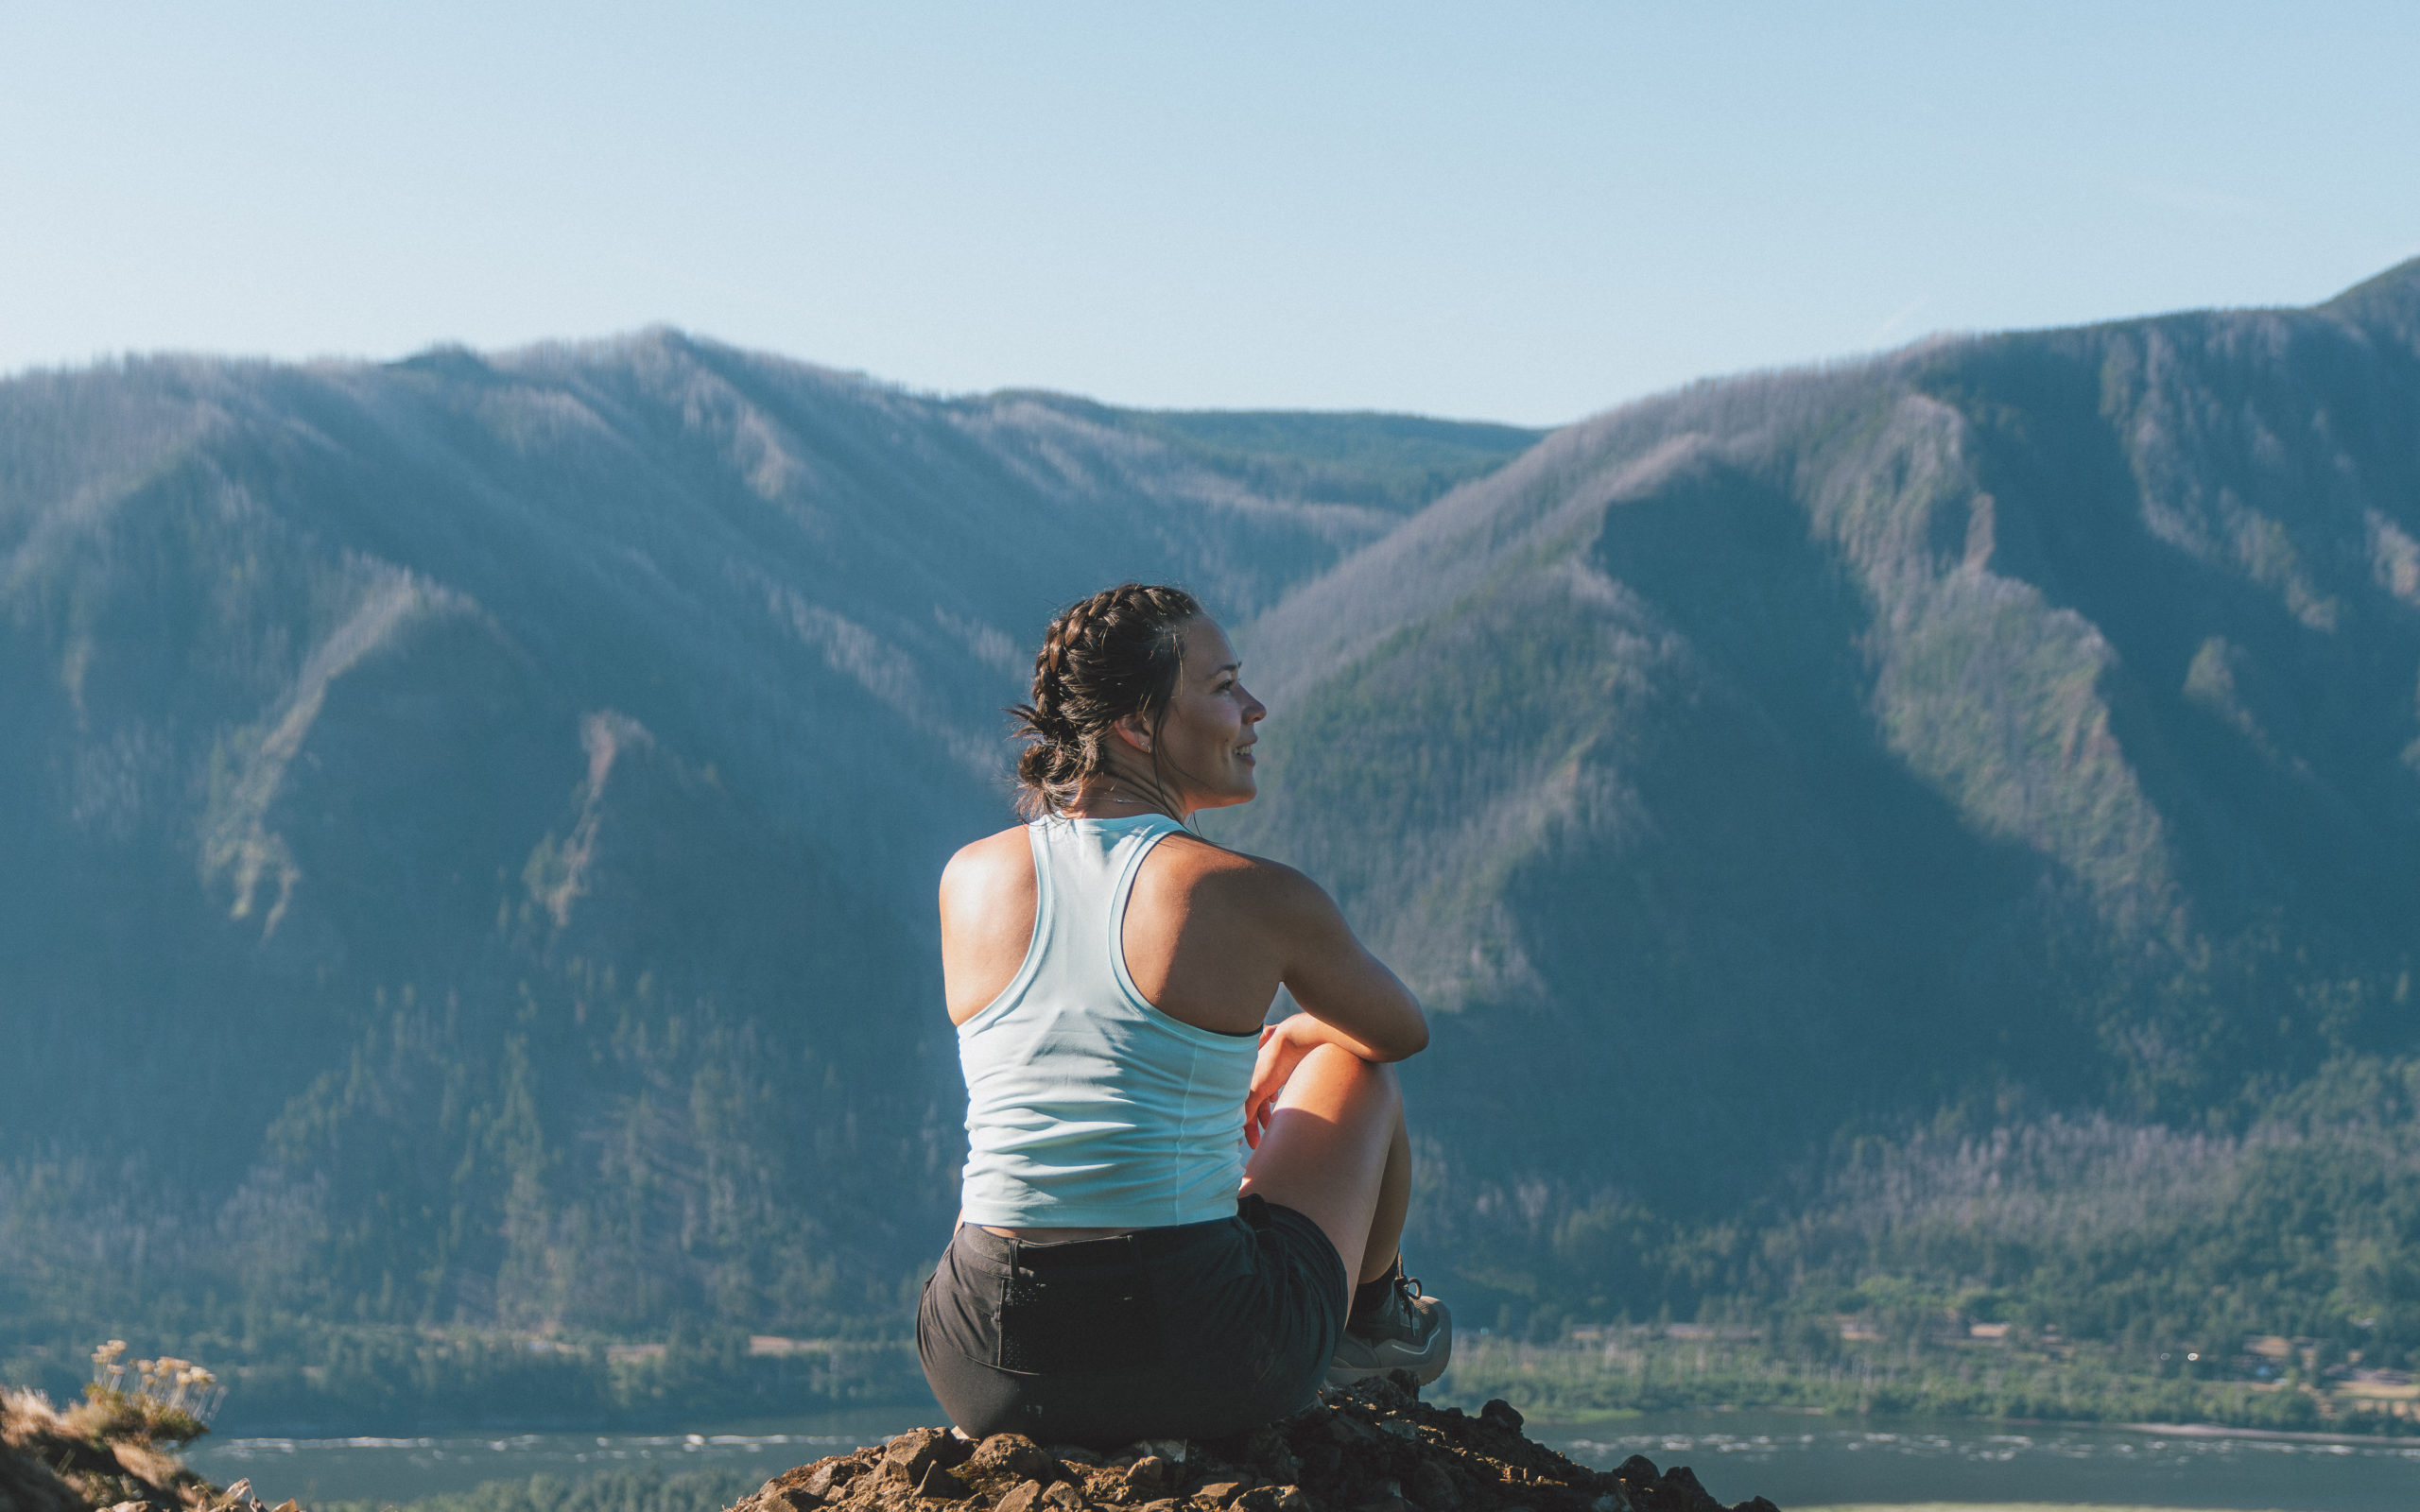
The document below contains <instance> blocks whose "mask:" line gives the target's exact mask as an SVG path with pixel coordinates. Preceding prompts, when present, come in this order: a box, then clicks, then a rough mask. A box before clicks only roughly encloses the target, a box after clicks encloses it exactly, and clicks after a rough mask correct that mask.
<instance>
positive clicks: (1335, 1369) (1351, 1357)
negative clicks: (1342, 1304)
mask: <svg viewBox="0 0 2420 1512" xmlns="http://www.w3.org/2000/svg"><path fill="white" fill-rule="evenodd" d="M1453 1353H1454V1315H1453V1314H1451V1313H1448V1312H1447V1311H1446V1310H1445V1304H1444V1303H1443V1302H1441V1301H1439V1300H1438V1299H1437V1298H1436V1297H1423V1296H1421V1295H1420V1282H1419V1281H1418V1280H1416V1279H1414V1278H1412V1277H1409V1276H1397V1277H1396V1278H1395V1284H1394V1287H1393V1289H1392V1290H1391V1291H1389V1292H1388V1293H1387V1299H1386V1300H1385V1301H1383V1302H1381V1303H1379V1304H1378V1305H1377V1306H1376V1307H1375V1308H1373V1309H1372V1310H1371V1312H1370V1314H1369V1315H1368V1316H1366V1317H1364V1318H1362V1319H1361V1320H1360V1321H1359V1322H1357V1323H1349V1324H1347V1325H1345V1329H1344V1337H1343V1338H1341V1339H1340V1340H1338V1341H1337V1345H1336V1358H1335V1359H1333V1360H1331V1361H1329V1362H1328V1367H1327V1383H1328V1384H1329V1385H1331V1386H1349V1385H1351V1384H1353V1383H1355V1382H1357V1381H1366V1380H1368V1379H1369V1378H1370V1377H1372V1376H1382V1375H1385V1374H1386V1373H1387V1372H1388V1371H1390V1370H1409V1371H1410V1372H1411V1373H1412V1374H1413V1375H1415V1376H1418V1377H1419V1378H1420V1383H1421V1384H1422V1385H1424V1386H1425V1385H1426V1384H1427V1383H1430V1382H1431V1381H1434V1380H1436V1379H1437V1378H1438V1377H1439V1376H1442V1375H1443V1374H1444V1373H1445V1362H1446V1361H1448V1360H1449V1359H1451V1358H1452V1357H1453Z"/></svg>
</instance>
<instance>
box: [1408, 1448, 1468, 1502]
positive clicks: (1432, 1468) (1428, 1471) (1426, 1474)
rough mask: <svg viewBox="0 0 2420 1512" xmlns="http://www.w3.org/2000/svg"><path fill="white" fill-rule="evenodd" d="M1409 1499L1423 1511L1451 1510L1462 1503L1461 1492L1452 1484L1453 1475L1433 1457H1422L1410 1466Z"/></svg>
mask: <svg viewBox="0 0 2420 1512" xmlns="http://www.w3.org/2000/svg"><path fill="white" fill-rule="evenodd" d="M1409 1489H1410V1491H1411V1499H1412V1500H1413V1501H1415V1502H1417V1503H1420V1504H1421V1506H1422V1507H1423V1508H1424V1509H1425V1512H1453V1509H1454V1508H1455V1507H1458V1506H1460V1505H1461V1504H1462V1493H1461V1491H1460V1490H1459V1489H1457V1488H1456V1487H1455V1486H1454V1477H1453V1476H1452V1475H1451V1474H1449V1473H1447V1471H1446V1469H1445V1467H1444V1466H1443V1465H1440V1464H1438V1463H1437V1462H1436V1461H1435V1460H1433V1459H1424V1460H1422V1461H1421V1462H1420V1463H1419V1464H1417V1465H1414V1466H1413V1467H1412V1468H1411V1486H1410V1487H1409Z"/></svg>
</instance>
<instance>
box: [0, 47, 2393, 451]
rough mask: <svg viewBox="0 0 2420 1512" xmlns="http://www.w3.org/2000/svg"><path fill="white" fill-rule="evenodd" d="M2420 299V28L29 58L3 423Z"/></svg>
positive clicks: (1428, 365)
mask: <svg viewBox="0 0 2420 1512" xmlns="http://www.w3.org/2000/svg"><path fill="white" fill-rule="evenodd" d="M2414 255H2420V5H2412V4H2411V3H2409V0H2403V3H2397V4H2378V5H2334V6H2330V5H2325V4H2318V3H2310V4H2301V5H2263V6H2253V5H2235V4H2224V3H2217V0H2205V3H2201V4H2190V5H2187V4H2176V5H2150V4H2135V5H2128V4H2121V3H2114V0H2111V3H2100V4H2090V5H2064V4H2022V3H2005V0H2003V3H1997V4H1983V3H1973V4H1953V3H1949V0H1934V3H1929V4H1824V3H1815V0H1801V3H1789V4H1783V3H1774V4H1762V5H1737V4H1720V3H1688V4H1684V3H1680V0H1674V3H1671V4H1665V5H1653V6H1643V5H1617V4H1550V3H1517V0H1516V3H1506V4H1479V3H1475V0H1474V3H1468V4H1462V5H1455V6H1431V5H1417V4H1392V5H1358V4H1341V3H1334V4H1325V3H1303V0H1297V3H1291V4H1284V5H1275V4H1271V5H1260V4H1251V3H1238V0H1219V3H1207V0H1205V3H1201V4H1197V5H1190V6H1182V7H1180V6H1175V5H1160V4H1138V3H1133V0H1126V3H1116V4H1095V3H1071V0H1022V3H1010V0H995V3H991V4H982V5H971V4H970V5H943V4H929V5H925V4H915V3H913V0H889V3H881V4H813V3H795V4H770V3H760V4H720V5H718V4H712V3H696V0H693V3H689V4H683V5H679V6H673V5H656V6H645V7H642V6H627V5H608V4H587V5H515V4H511V3H510V0H490V3H483V4H477V5H454V4H441V3H435V0H414V3H412V4H408V5H392V6H366V5H331V4H326V3H324V0H319V3H312V4H295V5H285V6H272V5H250V4H240V3H223V4H219V3H214V4H199V5H197V4H176V5H130V4H114V3H111V0H79V3H77V4H68V5H53V4H47V3H36V0H8V3H7V4H6V5H5V6H0V371H15V370H18V369H23V368H26V367H28V366H34V365H57V364H62V363H81V362H84V361H87V360H89V359H91V358H93V357H95V356H96V355H100V354H104V353H112V352H126V351H155V350H162V349H180V350H199V351H209V352H237V353H266V354H272V355H278V356H307V355H320V354H326V355H343V356H371V357H389V356H396V355H401V354H403V353H405V352H411V351H414V350H417V349H419V348H422V347H424V346H427V345H429V344H432V343H435V342H439V341H461V342H467V343H470V344H472V345H474V346H479V347H499V346H510V345H518V344H521V343H526V342H529V341H533V340H540V339H546V338H556V337H585V336H595V335H608V334H612V333H615V332H621V331H627V330H631V329H633V328H636V327H639V326H642V325H647V324H650V323H654V322H659V321H663V322H670V323H672V324H675V325H679V326H681V327H683V328H685V329H687V330H690V331H694V332H697V333H700V334H701V335H711V336H714V337H717V338H719V339H722V340H726V341H730V342H734V343H736V344H739V345H743V346H749V347H758V348H766V349H770V350H773V351H777V352H785V353H787V354H790V355H794V356H798V357H804V358H807V359H810V360H813V361H817V362H821V363H827V364H832V365H835V366H838V367H843V368H850V369H863V370H866V371H869V372H872V373H874V374H876V375H878V376H881V377H884V378H889V379H893V380H897V381H899V382H902V383H905V384H908V385H909V386H912V387H917V388H924V389H938V390H946V391H959V390H968V389H984V388H994V387H1011V386H1041V387H1052V388H1061V389H1067V390H1072V391H1076V392H1080V393H1086V394H1091V395H1094V396H1096V397H1098V398H1101V399H1104V400H1108V401H1111V402H1114V403H1120V404H1150V405H1183V406H1218V407H1252V406H1309V407H1321V408H1388V409H1407V410H1418V411H1426V412H1430V413H1439V414H1450V415H1461V416H1473V417H1482V418H1489V419H1502V420H1513V421H1527V422H1541V423H1542V422H1551V421H1565V420H1570V419H1574V418H1577V417H1579V416H1581V415H1582V414H1586V413H1588V412H1591V411H1594V410H1597V409H1600V408H1603V407H1606V406H1608V405H1610V404H1616V403H1617V402H1619V401H1621V400H1624V399H1628V398H1632V397H1634V396H1636V395H1639V394H1642V393H1647V392H1651V391H1653V390H1655V389H1659V388H1664V387H1670V386H1672V385H1675V384H1678V383H1683V382H1685V381H1687V380H1689V379H1691V378H1695V377H1700V376H1704V375H1708V374H1714V373H1720V372H1726V371H1733V370H1737V369H1744V368H1755V367H1766V366H1772V365H1777V364H1788V363H1796V362H1802V361H1806V360H1810V359H1816V358H1822V357H1826V356H1834V355H1841V354H1845V353H1849V352H1858V351H1865V350H1871V349H1875V348H1878V347H1886V346H1893V345H1897V344H1899V343H1902V342H1904V341H1907V340H1910V339H1912V338H1914V337H1916V336H1919V335H1924V334H1926V333H1927V332H1931V331H1935V330H1944V329H1948V330H1978V329H1994V328H2002V327H2011V326H2037V325H2053V324H2066V323H2071V322H2078V321H2085V320H2092V319H2099V318H2109V317H2116V316H2124V315H2133V314H2142V313H2149V312H2152V311H2158V310H2167V309H2176V308H2181V307H2187V306H2194V305H2206V304H2230V305H2240V304H2280V303H2283V304H2297V303H2307V302H2310V301H2316V300H2319V299H2323V298H2325V297H2326V296H2327V295H2329V294H2331V293H2333V292H2335V291H2336V290H2337V289H2339V288H2341V287H2342V286H2344V285H2346V284H2348V283H2354V282H2357V281H2358V280H2359V279H2361V278H2363V277H2366V276H2367V275H2369V274H2371V273H2374V272H2377V271H2378V270H2380V269H2382V268H2384V267H2386V266H2390V265H2392V264H2394V263H2395V262H2398V261H2401V260H2403V259H2405V258H2409V257H2411V256H2414Z"/></svg>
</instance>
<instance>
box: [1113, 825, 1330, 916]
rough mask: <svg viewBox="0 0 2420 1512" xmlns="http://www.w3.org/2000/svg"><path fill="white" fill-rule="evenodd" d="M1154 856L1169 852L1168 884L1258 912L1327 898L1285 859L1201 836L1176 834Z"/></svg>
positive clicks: (1322, 901) (1322, 890)
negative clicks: (1234, 848) (1242, 849)
mask: <svg viewBox="0 0 2420 1512" xmlns="http://www.w3.org/2000/svg"><path fill="white" fill-rule="evenodd" d="M1153 855H1154V857H1155V858H1156V857H1158V856H1160V855H1165V856H1166V857H1167V862H1166V863H1165V865H1166V867H1167V870H1166V872H1165V873H1164V875H1165V876H1166V877H1167V882H1168V883H1169V884H1171V885H1175V886H1178V887H1182V888H1184V889H1185V890H1186V891H1188V892H1195V893H1207V894H1211V895H1215V896H1216V897H1218V898H1219V900H1220V901H1221V902H1232V903H1236V904H1241V905H1245V906H1249V907H1251V908H1253V910H1254V911H1256V912H1257V911H1261V910H1269V911H1272V912H1279V913H1283V912H1288V911H1291V910H1293V909H1297V908H1301V907H1304V906H1305V905H1311V906H1316V905H1317V904H1318V903H1324V902H1327V892H1326V890H1325V889H1324V888H1322V887H1321V886H1320V885H1319V884H1318V883H1316V882H1313V881H1312V880H1311V879H1310V878H1308V877H1306V876H1305V875H1304V874H1303V873H1302V872H1300V871H1297V870H1295V869H1294V868H1292V867H1289V866H1288V865H1286V863H1284V862H1282V861H1271V860H1270V859H1269V858H1268V857H1267V856H1256V855H1253V854H1252V853H1251V852H1249V851H1231V850H1229V849H1227V848H1226V847H1225V846H1222V845H1219V844H1217V843H1215V842H1213V841H1209V840H1204V839H1202V838H1201V837H1200V836H1199V835H1193V834H1172V835H1170V836H1168V838H1167V840H1166V841H1164V842H1162V843H1161V844H1160V846H1159V847H1158V848H1157V849H1156V850H1155V851H1153Z"/></svg>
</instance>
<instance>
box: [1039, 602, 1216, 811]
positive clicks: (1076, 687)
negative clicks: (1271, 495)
mask: <svg viewBox="0 0 2420 1512" xmlns="http://www.w3.org/2000/svg"><path fill="white" fill-rule="evenodd" d="M1200 614H1201V605H1200V604H1199V603H1198V602H1196V601H1195V599H1194V597H1193V595H1192V594H1190V593H1186V592H1185V591H1184V590H1183V589H1181V588H1168V587H1165V586H1161V585H1156V584H1148V583H1120V584H1118V585H1117V586H1116V587H1115V588H1107V589H1103V590H1102V591H1101V592H1099V593H1095V594H1094V595H1092V596H1091V597H1090V598H1086V599H1080V600H1078V601H1077V602H1075V603H1073V604H1070V605H1069V606H1067V608H1065V609H1063V610H1060V611H1059V613H1058V614H1057V615H1056V616H1054V617H1053V618H1052V619H1051V621H1050V628H1049V630H1048V632H1047V633H1046V634H1045V635H1044V636H1043V638H1042V649H1041V650H1040V651H1039V652H1037V653H1035V655H1034V659H1033V694H1032V697H1031V701H1029V702H1027V703H1023V704H1019V705H1017V706H1016V707H1015V708H1013V709H1011V710H1010V711H1009V713H1010V714H1011V716H1012V717H1013V718H1014V719H1015V720H1016V734H1017V736H1018V737H1019V738H1020V739H1023V740H1024V741H1026V742H1027V746H1026V748H1025V751H1024V753H1023V754H1022V755H1020V756H1019V757H1018V758H1017V784H1018V786H1019V787H1020V788H1021V789H1022V792H1021V793H1020V794H1019V795H1018V799H1017V807H1018V808H1019V809H1021V810H1023V811H1024V812H1025V813H1026V814H1027V815H1028V816H1039V815H1042V814H1055V813H1058V812H1060V811H1061V810H1063V809H1064V808H1065V807H1066V806H1067V804H1068V803H1069V802H1071V801H1073V800H1074V799H1075V797H1076V794H1077V791H1078V789H1079V788H1080V786H1081V784H1082V782H1083V781H1084V779H1086V778H1088V777H1092V776H1095V775H1097V774H1098V773H1099V772H1100V771H1101V770H1102V767H1103V765H1104V763H1105V757H1104V756H1103V754H1102V749H1101V742H1102V739H1103V738H1104V737H1105V736H1106V735H1107V734H1108V732H1109V730H1110V727H1111V726H1113V725H1115V723H1116V722H1117V721H1118V720H1120V719H1123V718H1125V717H1126V716H1127V715H1129V714H1134V713H1140V714H1144V715H1146V716H1151V717H1156V716H1157V715H1158V714H1159V713H1162V712H1163V711H1164V710H1166V709H1167V703H1168V699H1169V697H1170V696H1171V695H1173V694H1174V693H1175V691H1176V682H1177V675H1178V673H1179V671H1180V670H1181V668H1182V664H1183V660H1184V644H1183V632H1184V622H1185V621H1187V620H1190V619H1193V618H1195V617H1197V616H1198V615H1200Z"/></svg>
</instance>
